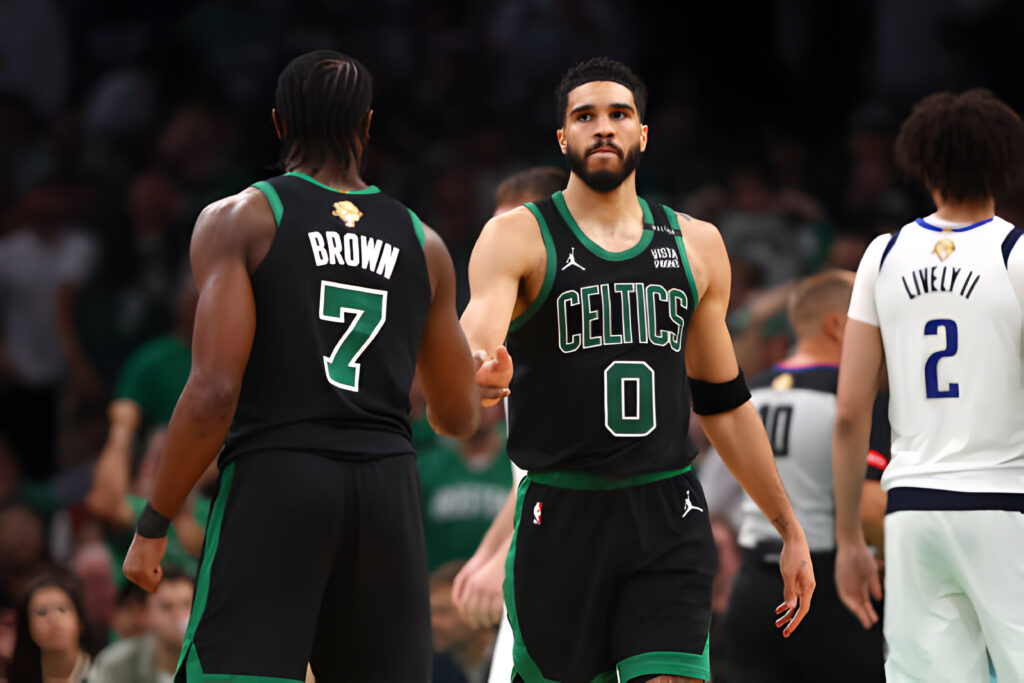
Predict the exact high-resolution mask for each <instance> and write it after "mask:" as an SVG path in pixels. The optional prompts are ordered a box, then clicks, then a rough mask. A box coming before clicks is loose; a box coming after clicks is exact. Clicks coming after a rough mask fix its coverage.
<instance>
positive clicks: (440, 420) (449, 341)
mask: <svg viewBox="0 0 1024 683" xmlns="http://www.w3.org/2000/svg"><path fill="white" fill-rule="evenodd" d="M423 250H424V253H425V254H426V258H427V270H428V271H429V272H430V286H431V289H432V290H433V298H432V300H431V304H430V311H429V312H428V313H427V321H426V324H425V325H424V327H423V337H422V340H421V341H420V349H419V356H418V357H417V360H416V370H417V372H418V373H419V376H420V381H421V382H422V385H423V395H424V397H425V398H426V399H427V419H428V420H429V421H430V425H431V426H432V427H433V428H434V431H436V432H438V433H440V434H445V435H447V436H452V437H456V438H464V437H468V436H470V435H471V434H472V433H473V432H474V431H476V428H477V425H478V424H480V397H479V392H478V390H477V385H476V378H475V368H474V365H473V356H472V354H471V353H470V350H469V344H468V343H467V342H466V337H465V335H464V334H463V333H462V328H461V327H460V326H459V318H458V316H457V315H456V313H455V268H454V267H453V266H452V258H451V256H450V255H449V254H448V249H447V248H446V247H445V245H444V242H443V241H442V240H441V237H440V236H439V235H438V234H437V233H436V232H435V231H434V230H432V229H431V228H429V227H427V226H424V228H423Z"/></svg>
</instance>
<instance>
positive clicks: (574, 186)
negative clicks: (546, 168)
mask: <svg viewBox="0 0 1024 683" xmlns="http://www.w3.org/2000/svg"><path fill="white" fill-rule="evenodd" d="M562 197H563V198H564V199H565V204H566V206H568V207H569V213H571V214H572V216H573V218H575V219H576V223H577V224H579V226H580V228H582V229H583V231H584V232H589V231H590V230H599V231H601V232H602V233H607V234H609V235H611V234H617V233H621V232H624V231H628V230H630V229H631V228H633V229H636V230H637V231H639V230H641V229H642V228H643V211H642V210H641V208H640V201H639V200H638V199H637V195H636V173H635V172H634V173H632V174H630V175H629V177H627V178H626V179H625V180H623V181H622V183H621V184H620V185H619V186H618V187H617V188H615V189H614V190H612V191H611V192H595V191H594V190H592V189H590V187H589V186H588V185H587V184H586V183H585V182H583V180H582V179H581V178H580V177H579V176H577V175H576V174H571V175H570V176H569V184H568V185H567V186H566V188H565V190H563V191H562Z"/></svg>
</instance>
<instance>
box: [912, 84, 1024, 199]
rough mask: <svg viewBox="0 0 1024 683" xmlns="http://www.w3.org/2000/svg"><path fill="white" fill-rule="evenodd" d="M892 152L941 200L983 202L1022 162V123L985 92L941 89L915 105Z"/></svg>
mask: <svg viewBox="0 0 1024 683" xmlns="http://www.w3.org/2000/svg"><path fill="white" fill-rule="evenodd" d="M894 152H895V156H896V164H897V165H898V166H899V167H900V169H901V170H903V172H905V173H906V174H907V175H909V176H910V177H912V178H914V179H916V180H920V181H921V182H923V183H924V184H925V186H927V187H928V189H929V190H932V191H934V192H937V193H938V194H939V195H940V196H941V197H942V198H943V199H944V200H946V201H953V202H964V201H967V202H970V201H978V200H984V199H988V198H991V197H997V196H999V195H1001V194H1002V193H1003V192H1005V191H1006V190H1007V189H1009V188H1010V187H1013V186H1014V182H1015V180H1016V176H1017V173H1018V169H1019V168H1020V166H1021V162H1022V161H1024V125H1022V123H1021V119H1020V116H1019V115H1018V114H1017V112H1015V111H1014V110H1013V109H1011V108H1010V107H1008V106H1007V105H1006V104H1005V103H1004V102H1003V101H1002V100H1000V99H999V98H997V97H996V96H995V95H993V94H992V93H991V92H989V91H988V90H985V89H982V88H974V89H972V90H968V91H966V92H964V93H960V94H955V93H951V92H940V93H936V94H934V95H929V96H928V97H925V98H924V99H923V100H921V101H920V102H918V103H917V104H916V105H914V109H913V111H911V113H910V116H908V117H907V119H906V120H905V121H904V122H903V125H902V126H900V133H899V136H898V137H897V138H896V146H895V150H894Z"/></svg>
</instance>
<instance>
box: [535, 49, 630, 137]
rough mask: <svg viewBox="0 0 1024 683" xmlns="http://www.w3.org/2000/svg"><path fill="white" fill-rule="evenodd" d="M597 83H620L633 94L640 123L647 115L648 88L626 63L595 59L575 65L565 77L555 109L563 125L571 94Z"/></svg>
mask: <svg viewBox="0 0 1024 683" xmlns="http://www.w3.org/2000/svg"><path fill="white" fill-rule="evenodd" d="M594 81H611V82H613V83H620V84H622V85H624V86H626V87H627V88H629V90H630V92H632V93H633V101H634V102H636V111H637V114H639V116H640V120H641V121H644V120H645V117H646V115H647V86H646V85H644V82H643V81H642V80H640V77H639V76H637V75H636V74H635V73H633V70H632V69H630V68H629V67H628V66H626V65H625V64H623V63H622V62H619V61H616V60H614V59H610V58H608V57H591V58H590V59H588V60H586V61H585V62H580V63H579V64H574V65H573V66H571V67H569V70H568V71H566V72H565V75H564V76H562V81H561V82H560V83H559V84H558V88H556V89H555V107H556V108H557V110H556V114H557V116H558V121H559V123H560V124H561V123H563V122H564V121H565V115H566V111H565V110H566V109H567V108H568V107H569V93H570V92H572V91H573V90H574V89H575V88H578V87H580V86H581V85H583V84H584V83H593V82H594Z"/></svg>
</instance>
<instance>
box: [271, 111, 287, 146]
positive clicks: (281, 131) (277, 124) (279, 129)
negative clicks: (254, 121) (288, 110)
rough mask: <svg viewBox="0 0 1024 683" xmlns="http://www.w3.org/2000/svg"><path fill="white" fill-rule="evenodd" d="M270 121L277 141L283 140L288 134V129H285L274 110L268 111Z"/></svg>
mask: <svg viewBox="0 0 1024 683" xmlns="http://www.w3.org/2000/svg"><path fill="white" fill-rule="evenodd" d="M270 119H271V120H272V121H273V122H274V132H275V133H277V139H278V140H284V136H285V135H287V134H288V129H287V128H286V127H285V124H284V121H283V120H282V119H281V117H280V116H279V115H278V113H277V110H276V109H271V110H270Z"/></svg>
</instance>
